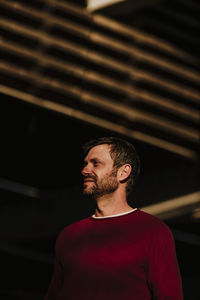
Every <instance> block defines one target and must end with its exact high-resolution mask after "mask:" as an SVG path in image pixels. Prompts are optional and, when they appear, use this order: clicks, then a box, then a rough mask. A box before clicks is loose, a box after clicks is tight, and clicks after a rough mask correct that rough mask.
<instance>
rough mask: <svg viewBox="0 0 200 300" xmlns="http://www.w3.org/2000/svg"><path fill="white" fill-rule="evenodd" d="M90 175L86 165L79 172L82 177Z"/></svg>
mask: <svg viewBox="0 0 200 300" xmlns="http://www.w3.org/2000/svg"><path fill="white" fill-rule="evenodd" d="M90 173H91V170H90V168H89V166H88V165H86V166H84V167H83V169H82V170H81V174H82V175H83V176H87V175H89V174H90Z"/></svg>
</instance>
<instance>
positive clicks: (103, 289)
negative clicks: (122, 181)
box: [45, 210, 183, 300]
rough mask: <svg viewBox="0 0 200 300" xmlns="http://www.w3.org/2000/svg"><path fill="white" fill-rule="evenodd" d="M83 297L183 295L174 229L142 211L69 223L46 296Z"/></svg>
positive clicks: (133, 299) (58, 299) (126, 299)
mask: <svg viewBox="0 0 200 300" xmlns="http://www.w3.org/2000/svg"><path fill="white" fill-rule="evenodd" d="M80 299H83V300H122V299H123V300H150V299H155V300H182V299H183V295H182V285H181V277H180V272H179V267H178V263H177V258H176V251H175V246H174V239H173V237H172V234H171V231H170V230H169V228H168V227H167V226H166V225H165V224H164V223H163V222H162V221H161V220H160V219H158V218H156V217H154V216H152V215H149V214H147V213H145V212H142V211H140V210H135V211H133V212H129V213H127V214H124V215H121V216H115V217H113V216H111V217H106V218H97V219H96V218H94V217H88V218H86V219H84V220H81V221H79V222H76V223H74V224H72V225H70V226H68V227H66V228H65V229H64V230H63V231H61V233H60V234H59V236H58V239H57V242H56V259H55V269H54V274H53V277H52V280H51V284H50V286H49V289H48V292H47V295H46V297H45V300H80Z"/></svg>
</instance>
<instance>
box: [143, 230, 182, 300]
mask: <svg viewBox="0 0 200 300" xmlns="http://www.w3.org/2000/svg"><path fill="white" fill-rule="evenodd" d="M149 250H150V251H149V267H148V273H149V285H150V289H151V291H152V294H153V299H155V300H183V292H182V280H181V275H180V271H179V266H178V261H177V257H176V249H175V244H174V239H173V236H172V233H171V231H170V230H169V228H168V227H167V226H163V228H162V230H159V232H158V234H156V235H155V238H154V239H153V241H152V244H151V247H150V249H149Z"/></svg>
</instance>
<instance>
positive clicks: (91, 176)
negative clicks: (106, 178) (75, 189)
mask: <svg viewBox="0 0 200 300" xmlns="http://www.w3.org/2000/svg"><path fill="white" fill-rule="evenodd" d="M85 179H93V180H94V181H95V182H96V180H97V177H96V176H93V175H86V176H84V178H83V180H85Z"/></svg>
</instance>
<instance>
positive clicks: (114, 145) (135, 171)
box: [83, 137, 140, 194]
mask: <svg viewBox="0 0 200 300" xmlns="http://www.w3.org/2000/svg"><path fill="white" fill-rule="evenodd" d="M104 144H106V145H110V155H111V157H112V159H113V166H114V167H115V168H117V169H118V168H120V167H121V166H123V165H124V164H130V165H131V168H132V171H131V174H130V175H129V177H128V178H127V180H126V181H127V194H129V193H130V192H131V190H132V188H133V186H134V185H135V182H136V179H137V177H138V176H139V173H140V159H139V156H138V153H137V152H136V150H135V147H134V146H133V145H132V144H131V143H129V142H128V141H126V140H124V139H122V138H119V137H100V138H97V139H94V140H91V141H89V142H87V143H85V144H84V145H83V154H84V156H86V155H87V153H88V152H89V151H90V150H91V149H92V148H93V147H95V146H98V145H104Z"/></svg>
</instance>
